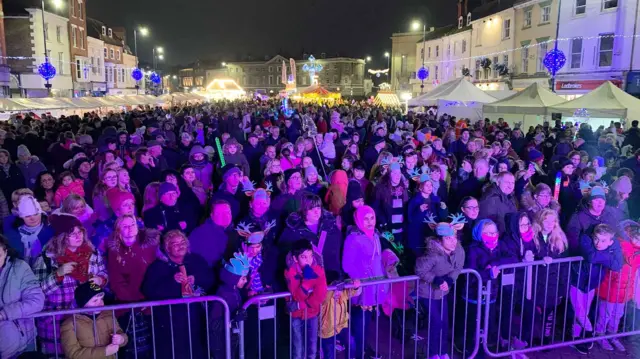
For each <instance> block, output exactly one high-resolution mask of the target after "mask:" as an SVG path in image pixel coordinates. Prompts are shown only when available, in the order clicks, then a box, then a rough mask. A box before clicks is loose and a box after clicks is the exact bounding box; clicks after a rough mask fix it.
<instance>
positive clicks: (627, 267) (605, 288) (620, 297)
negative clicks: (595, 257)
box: [598, 241, 640, 303]
mask: <svg viewBox="0 0 640 359" xmlns="http://www.w3.org/2000/svg"><path fill="white" fill-rule="evenodd" d="M620 247H621V248H622V257H623V258H624V264H622V269H620V270H619V271H613V270H611V269H607V270H606V271H605V273H604V278H603V280H602V283H600V287H599V288H598V296H599V297H600V298H602V299H604V300H606V301H607V302H609V303H626V302H628V301H630V300H631V298H633V292H634V289H635V281H636V274H637V272H638V267H639V266H640V248H638V247H636V246H634V245H633V244H632V243H631V242H628V241H620Z"/></svg>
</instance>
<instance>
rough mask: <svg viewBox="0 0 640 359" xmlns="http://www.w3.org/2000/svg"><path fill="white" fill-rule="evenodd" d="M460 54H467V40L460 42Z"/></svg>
mask: <svg viewBox="0 0 640 359" xmlns="http://www.w3.org/2000/svg"><path fill="white" fill-rule="evenodd" d="M461 51H462V52H461V53H463V54H464V53H465V52H467V40H462V50H461Z"/></svg>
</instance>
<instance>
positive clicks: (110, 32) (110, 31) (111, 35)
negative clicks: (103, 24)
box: [109, 28, 113, 37]
mask: <svg viewBox="0 0 640 359" xmlns="http://www.w3.org/2000/svg"><path fill="white" fill-rule="evenodd" d="M109 37H113V30H111V28H109Z"/></svg>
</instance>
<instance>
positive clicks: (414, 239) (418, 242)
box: [407, 192, 449, 258]
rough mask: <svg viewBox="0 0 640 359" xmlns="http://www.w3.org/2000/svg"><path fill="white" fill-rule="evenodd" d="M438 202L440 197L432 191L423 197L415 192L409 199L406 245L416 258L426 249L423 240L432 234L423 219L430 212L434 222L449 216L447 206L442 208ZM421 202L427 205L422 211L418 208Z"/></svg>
mask: <svg viewBox="0 0 640 359" xmlns="http://www.w3.org/2000/svg"><path fill="white" fill-rule="evenodd" d="M440 203H441V202H440V199H439V198H438V197H437V196H436V195H434V194H433V193H432V194H431V195H430V196H429V198H424V196H422V193H421V192H418V193H416V194H415V195H414V196H413V197H412V198H411V200H410V201H409V206H408V208H409V209H408V218H407V219H408V222H409V223H408V224H407V246H408V247H409V249H411V250H412V251H413V252H414V254H415V255H416V258H417V257H419V256H421V255H422V254H423V253H424V251H425V249H426V244H425V240H426V239H427V237H429V236H430V235H432V234H433V231H432V230H431V228H430V227H429V225H428V224H427V223H425V222H424V220H425V219H427V218H428V217H429V215H430V214H433V215H435V217H436V222H440V221H442V220H445V219H446V218H447V216H449V211H448V210H447V208H446V207H445V208H444V209H443V208H442V207H441V206H440ZM423 204H426V205H427V206H428V208H427V210H425V211H424V212H422V211H421V210H420V206H422V205H423Z"/></svg>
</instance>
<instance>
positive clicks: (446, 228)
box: [436, 223, 456, 237]
mask: <svg viewBox="0 0 640 359" xmlns="http://www.w3.org/2000/svg"><path fill="white" fill-rule="evenodd" d="M436 234H437V235H438V236H440V237H450V236H455V235H456V231H455V230H454V229H453V227H452V226H451V225H450V224H449V223H438V225H437V226H436Z"/></svg>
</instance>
